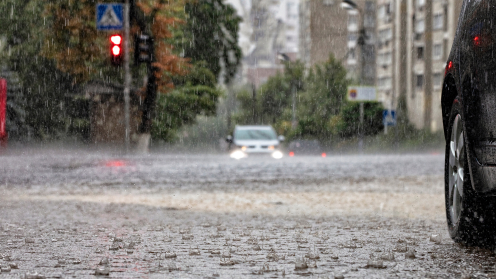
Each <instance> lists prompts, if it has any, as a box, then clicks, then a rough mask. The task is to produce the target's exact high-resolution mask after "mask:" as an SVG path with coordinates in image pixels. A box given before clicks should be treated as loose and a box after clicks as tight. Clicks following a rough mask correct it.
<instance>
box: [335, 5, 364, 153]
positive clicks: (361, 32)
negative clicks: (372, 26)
mask: <svg viewBox="0 0 496 279" xmlns="http://www.w3.org/2000/svg"><path fill="white" fill-rule="evenodd" d="M341 8H344V9H346V10H348V11H357V12H358V14H359V15H360V16H361V19H360V20H359V24H360V28H359V35H358V40H357V45H358V46H359V47H360V64H361V65H360V73H359V76H358V77H359V83H360V85H361V84H362V82H363V61H364V59H363V53H364V45H365V40H366V39H367V34H366V32H365V28H364V27H363V12H362V10H361V9H360V7H358V5H357V4H356V3H355V2H353V1H352V0H342V2H341ZM364 114H365V112H364V108H363V102H360V126H359V128H358V149H359V150H360V152H363V119H364Z"/></svg>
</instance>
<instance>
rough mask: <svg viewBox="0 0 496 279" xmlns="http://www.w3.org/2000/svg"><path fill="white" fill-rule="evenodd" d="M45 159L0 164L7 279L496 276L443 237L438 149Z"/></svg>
mask: <svg viewBox="0 0 496 279" xmlns="http://www.w3.org/2000/svg"><path fill="white" fill-rule="evenodd" d="M47 152H48V151H46V152H34V153H30V154H29V155H30V156H26V154H16V153H13V154H8V155H7V156H6V157H7V158H9V160H8V161H9V162H10V163H9V164H5V163H2V164H0V172H1V173H2V176H1V177H0V271H1V272H0V278H19V277H21V278H85V277H94V276H99V277H113V278H135V277H141V278H239V277H247V278H251V277H253V278H260V277H262V278H297V277H298V278H299V277H308V278H496V269H495V255H494V253H492V252H491V251H489V250H485V249H482V248H474V247H472V248H471V247H464V246H461V245H458V244H455V243H454V242H453V241H452V240H451V239H450V238H449V236H448V234H447V231H446V224H445V218H444V202H443V200H442V199H443V191H442V189H443V188H442V187H443V184H442V164H443V156H442V155H432V154H424V155H410V156H394V155H380V156H329V157H327V158H311V157H304V158H303V157H302V158H296V157H295V158H284V159H283V160H281V161H275V160H268V159H266V158H249V159H248V160H245V161H232V160H229V159H228V158H226V156H222V155H204V156H198V155H194V156H193V155H191V156H187V155H181V156H173V155H163V154H154V155H150V156H130V157H119V156H113V155H111V154H110V155H109V154H92V155H91V154H90V155H88V154H86V155H84V156H83V155H81V154H70V155H65V156H62V155H53V154H52V153H49V152H48V153H47ZM50 154H52V155H50ZM6 157H3V158H6ZM3 162H5V161H3Z"/></svg>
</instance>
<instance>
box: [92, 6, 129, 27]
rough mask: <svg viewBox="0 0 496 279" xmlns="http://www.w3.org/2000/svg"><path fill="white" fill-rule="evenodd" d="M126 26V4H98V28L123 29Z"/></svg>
mask: <svg viewBox="0 0 496 279" xmlns="http://www.w3.org/2000/svg"><path fill="white" fill-rule="evenodd" d="M123 27H124V6H123V5H122V4H119V3H106V4H97V5H96V29H97V30H122V28H123Z"/></svg>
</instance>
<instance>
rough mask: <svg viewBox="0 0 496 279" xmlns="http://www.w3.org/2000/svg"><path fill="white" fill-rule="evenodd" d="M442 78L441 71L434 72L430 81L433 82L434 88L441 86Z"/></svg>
mask: <svg viewBox="0 0 496 279" xmlns="http://www.w3.org/2000/svg"><path fill="white" fill-rule="evenodd" d="M442 78H443V76H442V75H441V73H434V76H433V77H432V83H433V84H434V87H435V88H440V87H441V85H442V84H441V83H442V82H443V80H442Z"/></svg>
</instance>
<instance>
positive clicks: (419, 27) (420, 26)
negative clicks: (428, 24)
mask: <svg viewBox="0 0 496 279" xmlns="http://www.w3.org/2000/svg"><path fill="white" fill-rule="evenodd" d="M424 30H425V21H424V20H423V19H419V20H417V22H416V24H415V32H416V33H424Z"/></svg>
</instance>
